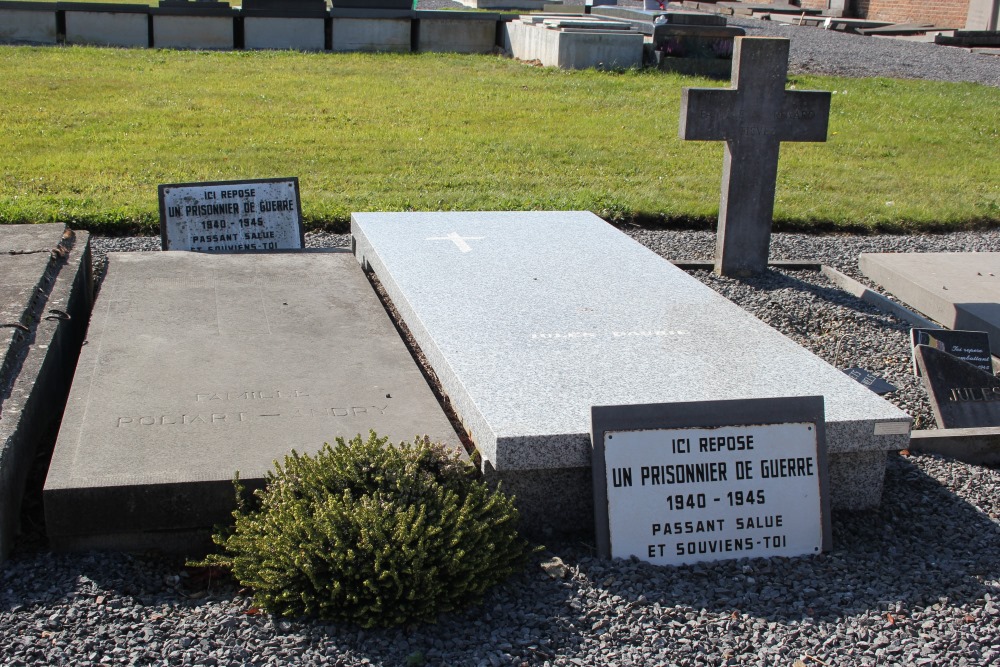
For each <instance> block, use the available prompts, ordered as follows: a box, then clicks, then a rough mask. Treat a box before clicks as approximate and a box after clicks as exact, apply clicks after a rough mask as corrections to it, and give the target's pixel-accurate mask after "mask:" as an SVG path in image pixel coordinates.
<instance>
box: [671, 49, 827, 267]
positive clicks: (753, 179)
mask: <svg viewBox="0 0 1000 667" xmlns="http://www.w3.org/2000/svg"><path fill="white" fill-rule="evenodd" d="M735 39H736V45H735V49H734V52H733V79H732V88H729V89H719V88H685V89H684V90H683V91H682V93H681V114H680V118H681V120H680V137H681V139H686V140H694V141H725V142H726V151H725V159H724V162H723V168H722V199H721V202H720V204H719V231H718V237H717V240H716V250H715V270H716V272H718V273H720V274H722V275H725V276H741V275H749V274H753V273H758V272H760V271H764V270H765V269H767V256H768V251H769V249H770V245H771V218H772V215H773V213H774V190H775V182H776V181H777V178H778V149H779V146H780V145H781V142H782V141H826V131H827V122H828V119H829V115H830V93H829V92H827V91H786V90H785V79H786V75H787V73H788V43H789V42H788V40H787V39H772V38H764V37H736V38H735Z"/></svg>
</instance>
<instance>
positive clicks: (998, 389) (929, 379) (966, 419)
mask: <svg viewBox="0 0 1000 667" xmlns="http://www.w3.org/2000/svg"><path fill="white" fill-rule="evenodd" d="M914 355H915V357H916V359H917V365H918V366H919V367H920V372H921V377H922V378H923V381H924V386H925V387H926V388H927V393H928V394H929V395H930V399H931V407H932V408H933V409H934V419H935V421H936V422H937V425H938V428H980V427H984V426H1000V379H997V378H996V377H995V376H994V375H993V374H992V373H986V372H985V371H982V370H980V369H979V368H977V367H976V366H973V365H972V364H970V363H968V362H965V361H962V360H961V359H959V358H958V357H955V356H952V355H950V354H948V353H946V352H942V351H940V350H938V349H937V348H934V347H931V346H930V345H917V346H916V347H915V348H914Z"/></svg>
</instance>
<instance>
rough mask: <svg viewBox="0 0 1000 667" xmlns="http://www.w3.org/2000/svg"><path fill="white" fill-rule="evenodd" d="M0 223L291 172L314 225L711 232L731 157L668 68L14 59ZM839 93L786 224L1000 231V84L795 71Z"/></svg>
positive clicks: (114, 210)
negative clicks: (528, 222)
mask: <svg viewBox="0 0 1000 667" xmlns="http://www.w3.org/2000/svg"><path fill="white" fill-rule="evenodd" d="M0 77H2V79H3V81H4V86H3V88H4V94H3V95H2V96H0V137H3V143H4V146H5V150H3V151H0V178H2V180H0V223H23V222H48V221H64V222H69V223H71V224H73V225H75V226H76V227H79V228H89V229H92V230H103V231H113V230H116V229H117V230H120V231H123V232H124V231H136V230H138V229H147V230H148V229H152V228H153V227H154V226H155V225H156V221H157V219H158V213H157V198H156V186H157V184H159V183H173V182H186V181H202V180H231V179H241V178H269V177H280V176H298V177H299V179H300V183H301V189H302V203H303V213H304V215H305V217H306V220H307V223H308V224H309V225H311V226H325V227H332V228H340V229H343V228H345V227H346V223H347V222H348V220H349V217H350V213H351V212H352V211H407V210H494V209H501V210H503V209H506V210H517V209H586V210H591V211H594V212H596V213H598V214H599V215H602V216H605V217H607V218H609V219H613V220H614V221H617V222H639V223H642V224H669V225H692V224H693V225H712V224H714V218H715V216H716V215H717V213H718V200H719V181H720V174H721V168H722V145H721V144H720V143H718V142H683V141H680V140H679V139H678V138H677V125H678V114H679V100H680V91H681V88H682V87H683V86H709V85H715V86H717V85H724V84H722V83H719V82H709V81H706V80H701V79H692V78H684V77H681V76H678V75H668V74H663V73H660V72H624V73H600V72H595V71H584V72H568V71H561V70H555V69H547V68H546V69H543V68H534V67H529V66H526V65H523V64H519V63H517V62H514V61H511V60H507V59H503V58H499V57H488V56H468V57H465V56H455V55H436V54H422V55H381V54H380V55H365V54H347V55H331V54H299V53H289V52H259V53H250V52H224V53H207V52H177V51H164V50H117V49H97V48H79V47H72V48H52V47H47V48H28V47H0ZM792 83H793V85H795V86H796V87H797V88H798V89H807V88H811V89H823V90H832V91H836V94H835V95H834V96H833V104H832V112H831V119H830V136H829V140H828V141H827V142H826V143H824V144H819V143H817V144H805V143H802V144H784V145H783V146H782V149H781V163H780V167H779V176H778V179H779V180H778V188H777V196H776V202H775V220H776V226H777V227H778V228H784V229H831V228H838V229H844V230H850V229H853V230H857V229H881V230H903V229H909V230H913V229H944V228H958V227H973V226H984V225H997V224H998V223H1000V161H998V160H997V159H996V156H997V149H998V145H1000V141H998V131H1000V128H998V114H1000V112H998V110H1000V90H997V89H995V88H989V87H984V86H977V85H972V84H946V83H933V82H917V81H896V80H889V79H839V78H830V77H812V76H810V77H797V78H796V79H795V80H794V81H793V82H792Z"/></svg>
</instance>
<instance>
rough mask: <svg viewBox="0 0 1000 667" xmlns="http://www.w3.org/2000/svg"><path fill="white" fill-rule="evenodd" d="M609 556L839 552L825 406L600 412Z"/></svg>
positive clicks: (604, 539)
mask: <svg viewBox="0 0 1000 667" xmlns="http://www.w3.org/2000/svg"><path fill="white" fill-rule="evenodd" d="M591 421H592V424H593V432H592V443H593V454H594V458H593V467H592V470H593V475H594V513H595V519H596V534H597V546H598V552H599V554H600V555H601V556H602V557H604V558H629V557H631V556H636V557H638V558H640V559H642V560H645V561H648V562H650V563H653V564H655V565H683V564H686V563H695V562H701V561H713V560H725V559H729V558H743V557H753V558H756V557H768V556H802V555H808V554H815V553H819V552H820V551H821V550H823V549H828V548H829V547H830V544H831V527H830V516H829V499H828V494H827V489H826V487H827V472H826V451H825V428H824V409H823V398H822V397H821V396H807V397H794V398H774V399H753V400H737V401H711V402H704V403H673V404H671V403H665V404H658V405H632V406H607V407H603V406H595V407H594V408H592V410H591Z"/></svg>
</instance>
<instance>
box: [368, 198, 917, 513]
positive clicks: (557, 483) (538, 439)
mask: <svg viewBox="0 0 1000 667" xmlns="http://www.w3.org/2000/svg"><path fill="white" fill-rule="evenodd" d="M352 233H353V235H354V243H355V253H356V255H357V258H358V260H359V261H360V262H361V263H362V265H364V266H366V267H370V268H371V270H372V271H374V273H375V275H376V276H377V277H378V279H379V280H380V281H381V282H382V284H383V286H384V287H385V289H386V290H387V292H388V294H389V296H390V298H391V299H392V301H393V303H394V305H395V307H396V308H397V310H398V312H399V313H400V316H401V317H402V318H403V320H404V321H405V322H406V324H407V325H408V326H409V328H410V331H411V333H412V334H413V336H414V337H415V339H416V342H417V343H418V344H419V346H420V348H421V350H422V351H423V353H424V354H425V355H426V357H427V359H428V360H429V362H430V363H431V365H432V366H433V368H434V370H435V372H436V373H437V375H438V377H439V379H440V381H441V384H442V386H443V389H444V391H445V393H446V394H447V395H448V396H449V398H450V400H451V402H452V404H453V406H454V407H455V409H456V411H457V413H458V415H459V417H460V418H461V419H462V421H463V422H464V424H465V426H466V428H467V429H468V430H469V432H470V433H471V435H472V438H473V440H474V442H475V443H476V446H477V447H478V449H479V452H480V453H481V454H482V457H483V466H484V469H485V470H486V471H488V472H489V473H490V474H496V475H498V476H499V477H500V478H501V479H503V480H504V483H505V484H506V485H507V488H508V489H509V490H512V491H514V492H515V493H517V494H518V499H519V503H520V505H521V507H522V510H523V511H524V512H525V518H526V520H527V523H528V525H529V526H533V527H536V528H545V527H552V528H555V529H571V528H582V529H587V528H588V527H592V526H593V502H592V498H591V480H590V437H589V432H590V409H591V407H592V406H594V405H634V404H645V403H671V402H682V401H689V402H690V401H711V400H726V399H741V398H771V397H776V396H811V395H822V396H823V397H824V398H825V401H826V433H827V445H828V452H829V454H830V475H831V484H830V486H831V494H832V502H833V506H834V507H841V508H862V507H870V506H872V505H875V504H877V503H878V502H879V499H880V495H881V485H882V478H883V474H884V465H885V458H886V452H887V451H888V450H898V449H903V448H905V447H906V446H907V445H908V442H909V428H910V418H909V416H908V415H906V414H905V413H904V412H902V411H901V410H899V409H898V408H896V407H894V406H893V405H891V404H890V403H888V402H886V401H885V400H883V399H881V398H879V397H878V396H876V395H875V394H873V393H872V392H870V391H869V390H868V389H866V388H865V387H863V386H861V385H859V384H858V383H857V382H855V381H854V380H852V379H851V378H849V377H847V376H846V375H844V374H843V373H842V372H841V371H839V370H837V369H836V368H834V367H833V366H831V365H829V364H827V363H826V362H824V361H823V360H821V359H819V358H818V357H816V356H815V355H813V354H812V353H810V352H808V351H807V350H805V349H803V348H802V347H801V346H799V345H798V344H796V343H795V342H793V341H791V340H790V339H788V338H786V337H785V336H783V335H782V334H780V333H779V332H777V331H775V330H774V329H772V328H771V327H769V326H767V325H766V324H764V323H763V322H761V321H760V320H758V319H756V318H755V317H753V316H752V315H750V314H749V313H747V312H746V311H744V310H742V309H741V308H739V307H737V306H736V305H735V304H733V303H732V302H730V301H728V300H726V299H725V298H723V297H722V296H720V295H719V294H717V293H716V292H714V291H713V290H711V289H710V288H708V287H706V286H705V285H703V284H702V283H700V282H699V281H698V280H696V279H694V278H692V277H690V276H688V275H687V274H685V273H684V272H683V271H681V270H680V269H678V268H676V267H674V266H673V265H672V264H671V263H670V262H668V261H667V260H665V259H663V258H661V257H659V256H658V255H656V254H655V253H653V252H652V251H650V250H648V249H647V248H645V247H643V246H642V245H640V244H639V243H636V242H635V241H633V240H631V239H630V238H628V236H626V235H625V234H622V233H621V232H619V231H618V230H616V229H615V228H614V227H612V226H610V225H608V224H607V223H605V222H604V221H603V220H601V219H600V218H598V217H597V216H595V215H593V214H591V213H586V212H499V213H498V212H489V213H355V214H354V215H353V216H352Z"/></svg>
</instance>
